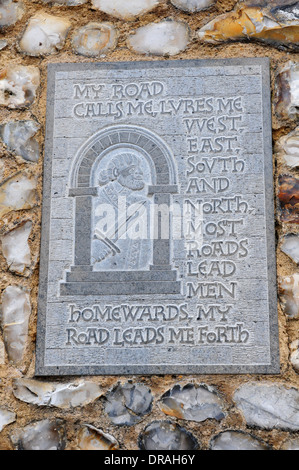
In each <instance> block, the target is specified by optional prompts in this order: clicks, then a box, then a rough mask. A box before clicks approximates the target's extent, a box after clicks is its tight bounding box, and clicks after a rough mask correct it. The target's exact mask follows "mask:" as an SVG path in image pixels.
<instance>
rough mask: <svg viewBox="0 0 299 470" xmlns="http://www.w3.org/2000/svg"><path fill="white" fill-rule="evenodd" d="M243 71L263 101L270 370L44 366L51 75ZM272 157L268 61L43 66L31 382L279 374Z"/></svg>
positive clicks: (267, 367)
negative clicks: (257, 74)
mask: <svg viewBox="0 0 299 470" xmlns="http://www.w3.org/2000/svg"><path fill="white" fill-rule="evenodd" d="M215 65H217V66H223V67H225V66H234V65H235V66H238V65H239V66H242V65H247V66H250V65H260V66H261V70H262V73H261V76H262V92H261V95H262V100H263V126H264V127H263V133H264V175H265V207H266V217H265V221H266V234H267V261H268V280H269V283H268V285H269V290H268V304H269V313H270V314H269V335H270V342H269V347H270V357H271V363H270V364H261V365H221V364H218V365H200V364H198V365H188V364H186V365H183V366H182V365H179V366H176V365H129V366H125V365H116V366H111V365H109V366H105V365H104V366H89V365H84V366H82V365H79V366H57V367H56V366H45V365H44V354H45V339H46V311H47V285H48V264H49V257H48V253H49V241H50V240H49V232H50V204H51V178H48V177H47V175H52V153H53V130H54V102H55V73H56V72H67V71H80V70H86V69H87V68H88V69H89V70H97V69H99V68H109V69H110V70H118V69H123V68H124V67H125V68H126V69H136V68H137V67H139V68H143V69H148V68H155V67H160V68H168V67H178V68H182V67H183V68H185V67H188V66H197V67H206V66H215ZM273 158H274V157H273V153H272V113H271V86H270V59H269V58H267V57H263V58H234V59H191V60H190V59H186V60H154V61H153V60H151V61H149V60H144V61H136V62H134V61H133V62H99V63H94V62H93V63H89V62H87V63H86V62H84V63H55V64H48V76H47V107H46V135H45V151H44V165H43V171H44V172H43V197H42V223H41V227H42V231H41V251H40V272H39V293H38V316H37V339H36V365H35V376H37V377H39V376H41V377H42V376H66V375H68V376H82V375H85V376H88V375H166V374H172V375H190V374H201V375H202V374H215V375H221V374H228V375H229V374H234V375H236V374H273V375H277V374H279V373H280V354H279V330H278V309H277V300H278V298H277V279H276V278H277V275H276V253H275V247H276V239H275V215H274V214H275V212H274V209H275V208H274V178H273Z"/></svg>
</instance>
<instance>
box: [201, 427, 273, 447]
mask: <svg viewBox="0 0 299 470" xmlns="http://www.w3.org/2000/svg"><path fill="white" fill-rule="evenodd" d="M210 449H211V450H270V447H269V446H268V445H267V444H266V443H265V442H263V441H261V440H260V439H256V438H255V437H253V436H251V435H250V434H247V433H245V432H241V431H224V432H222V433H220V434H218V435H217V436H215V437H214V438H213V439H212V441H211V444H210Z"/></svg>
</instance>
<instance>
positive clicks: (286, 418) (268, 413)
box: [234, 382, 299, 431]
mask: <svg viewBox="0 0 299 470" xmlns="http://www.w3.org/2000/svg"><path fill="white" fill-rule="evenodd" d="M234 401H235V403H236V406H237V408H238V409H239V410H240V411H241V412H242V413H243V415H244V418H245V420H246V423H247V425H248V426H257V427H259V428H262V429H273V428H275V429H282V430H286V431H298V430H299V390H298V389H296V388H286V387H285V386H284V385H282V384H270V383H263V382H256V383H254V382H253V383H246V384H244V385H242V386H241V387H240V388H239V389H238V390H237V391H236V392H235V394H234Z"/></svg>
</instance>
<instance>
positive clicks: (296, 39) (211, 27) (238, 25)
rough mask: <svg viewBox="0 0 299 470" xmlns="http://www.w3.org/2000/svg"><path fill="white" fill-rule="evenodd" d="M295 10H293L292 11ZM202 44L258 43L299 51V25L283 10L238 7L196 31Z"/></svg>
mask: <svg viewBox="0 0 299 470" xmlns="http://www.w3.org/2000/svg"><path fill="white" fill-rule="evenodd" d="M295 11H296V10H295ZM198 37H199V39H200V40H201V41H203V42H207V43H210V44H221V43H223V42H229V41H248V40H252V39H253V40H255V41H260V42H263V43H266V44H269V45H271V46H274V47H277V48H279V49H280V48H288V49H293V50H296V51H297V50H299V23H298V18H297V17H296V16H295V15H289V16H286V15H283V13H282V11H280V12H279V11H278V10H276V9H269V8H263V7H261V8H260V7H258V6H257V5H256V2H255V1H254V0H252V4H251V5H243V4H242V3H241V4H238V5H237V7H236V9H235V10H233V11H231V12H229V13H225V14H223V15H220V16H218V17H216V18H215V19H213V20H212V21H210V22H209V23H208V24H206V25H205V26H203V27H202V28H201V29H200V30H199V31H198Z"/></svg>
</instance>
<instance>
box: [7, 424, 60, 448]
mask: <svg viewBox="0 0 299 470" xmlns="http://www.w3.org/2000/svg"><path fill="white" fill-rule="evenodd" d="M11 440H12V443H13V444H14V445H15V447H16V448H17V450H36V451H37V450H64V448H65V445H66V440H65V429H64V426H63V424H62V422H61V421H59V420H55V421H50V420H48V419H45V420H43V421H37V422H36V423H33V424H30V425H28V426H25V427H24V428H23V429H22V430H19V431H17V432H15V433H14V434H13V435H12V437H11Z"/></svg>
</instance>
